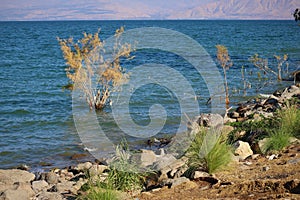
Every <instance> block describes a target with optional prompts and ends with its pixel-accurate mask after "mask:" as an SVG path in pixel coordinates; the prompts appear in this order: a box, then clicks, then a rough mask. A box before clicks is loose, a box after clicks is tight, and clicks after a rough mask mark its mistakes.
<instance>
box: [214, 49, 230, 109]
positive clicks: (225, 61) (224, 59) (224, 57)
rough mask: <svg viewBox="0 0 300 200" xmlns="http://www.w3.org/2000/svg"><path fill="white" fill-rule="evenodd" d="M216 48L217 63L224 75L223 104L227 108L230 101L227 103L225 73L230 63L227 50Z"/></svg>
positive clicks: (227, 90)
mask: <svg viewBox="0 0 300 200" xmlns="http://www.w3.org/2000/svg"><path fill="white" fill-rule="evenodd" d="M216 48H217V59H218V61H219V64H220V65H221V67H222V68H223V73H224V81H225V95H226V99H225V103H226V107H229V103H230V101H229V89H228V83H227V75H226V71H227V70H228V69H229V68H230V67H231V66H232V62H231V59H230V56H229V54H228V50H227V48H226V47H225V46H223V45H217V46H216Z"/></svg>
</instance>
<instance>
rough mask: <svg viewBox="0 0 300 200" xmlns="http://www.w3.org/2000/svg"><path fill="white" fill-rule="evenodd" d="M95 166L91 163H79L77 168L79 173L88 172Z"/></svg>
mask: <svg viewBox="0 0 300 200" xmlns="http://www.w3.org/2000/svg"><path fill="white" fill-rule="evenodd" d="M92 166H93V164H92V163H91V162H85V163H79V164H78V165H77V167H76V169H77V170H78V171H86V170H88V169H90V168H91V167H92Z"/></svg>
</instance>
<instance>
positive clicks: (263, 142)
mask: <svg viewBox="0 0 300 200" xmlns="http://www.w3.org/2000/svg"><path fill="white" fill-rule="evenodd" d="M268 140H269V138H264V139H262V140H259V141H258V147H259V149H260V151H261V152H262V153H265V152H266V150H267V149H266V144H267V142H268Z"/></svg>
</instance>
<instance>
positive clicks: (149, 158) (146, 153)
mask: <svg viewBox="0 0 300 200" xmlns="http://www.w3.org/2000/svg"><path fill="white" fill-rule="evenodd" d="M141 151H142V152H141V153H140V162H141V166H142V167H146V166H150V165H152V164H153V163H154V162H155V161H156V154H155V153H154V152H153V151H151V150H146V149H142V150H141Z"/></svg>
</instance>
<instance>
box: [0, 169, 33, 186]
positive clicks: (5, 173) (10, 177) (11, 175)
mask: <svg viewBox="0 0 300 200" xmlns="http://www.w3.org/2000/svg"><path fill="white" fill-rule="evenodd" d="M34 178H35V175H34V174H32V173H30V172H27V171H24V170H19V169H10V170H2V169H1V170H0V183H3V184H13V183H15V182H19V183H29V182H31V181H33V180H34Z"/></svg>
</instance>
